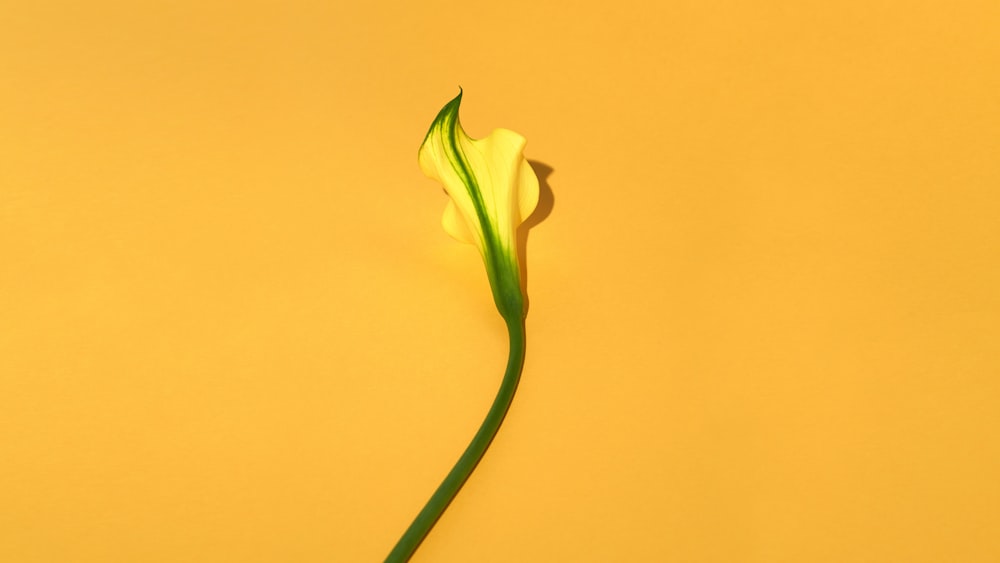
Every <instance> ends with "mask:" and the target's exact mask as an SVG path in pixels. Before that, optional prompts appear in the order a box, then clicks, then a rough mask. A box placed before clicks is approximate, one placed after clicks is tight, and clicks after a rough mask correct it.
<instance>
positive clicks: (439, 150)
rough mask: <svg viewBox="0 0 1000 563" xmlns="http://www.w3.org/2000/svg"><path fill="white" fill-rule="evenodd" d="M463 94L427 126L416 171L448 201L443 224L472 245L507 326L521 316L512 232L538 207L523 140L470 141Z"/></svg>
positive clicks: (505, 135)
mask: <svg viewBox="0 0 1000 563" xmlns="http://www.w3.org/2000/svg"><path fill="white" fill-rule="evenodd" d="M461 103H462V93H461V91H460V92H459V94H458V96H456V97H455V99H453V100H452V101H450V102H448V104H446V105H445V106H444V108H443V109H441V111H440V112H439V113H438V115H437V118H435V119H434V122H433V123H432V124H431V128H430V130H429V131H428V132H427V136H426V137H425V138H424V142H423V144H422V145H421V146H420V151H419V153H418V158H419V162H420V169H421V170H423V172H424V174H426V175H427V176H428V177H430V178H432V179H435V180H438V181H439V182H441V183H442V184H443V185H444V189H445V191H446V192H447V193H448V195H449V196H450V197H451V201H449V202H448V206H447V208H446V209H445V212H444V218H443V220H442V223H443V225H444V228H445V230H446V231H447V232H448V233H449V234H450V235H451V236H453V237H455V238H456V239H458V240H460V241H464V242H468V243H471V244H474V245H476V247H477V248H478V249H479V252H480V254H482V256H483V261H484V262H485V264H486V272H487V275H488V276H489V280H490V287H491V288H492V290H493V299H494V301H496V305H497V309H499V310H500V314H501V315H502V316H503V317H504V319H506V320H508V321H518V322H519V321H521V319H523V316H524V294H523V292H522V291H521V275H520V268H519V265H518V259H517V227H518V226H519V225H520V224H521V223H522V222H524V220H525V219H527V218H528V216H529V215H531V213H532V211H534V209H535V206H536V205H537V204H538V178H537V177H536V176H535V172H534V170H532V168H531V165H530V164H528V161H527V160H526V159H525V158H524V145H525V143H526V141H525V139H524V137H522V136H521V135H519V134H517V133H515V132H513V131H510V130H507V129H496V130H494V131H493V132H492V133H490V135H489V136H488V137H486V138H485V139H479V140H476V139H473V138H471V137H469V136H468V135H467V134H466V133H465V131H464V130H463V129H462V125H461V124H460V123H459V120H458V108H459V106H460V105H461Z"/></svg>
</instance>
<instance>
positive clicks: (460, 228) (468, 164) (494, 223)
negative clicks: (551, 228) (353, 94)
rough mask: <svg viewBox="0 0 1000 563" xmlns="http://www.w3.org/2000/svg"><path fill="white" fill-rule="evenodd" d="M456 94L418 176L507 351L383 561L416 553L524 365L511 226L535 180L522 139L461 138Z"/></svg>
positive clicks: (499, 133) (493, 430)
mask: <svg viewBox="0 0 1000 563" xmlns="http://www.w3.org/2000/svg"><path fill="white" fill-rule="evenodd" d="M461 103H462V93H461V91H459V94H458V96H456V97H455V99H453V100H452V101H450V102H448V104H447V105H445V106H444V108H443V109H442V110H441V111H440V112H439V113H438V115H437V118H435V119H434V123H432V124H431V128H430V131H428V132H427V136H426V137H424V142H423V144H422V145H421V146H420V150H419V152H418V159H419V162H420V168H421V170H423V172H424V174H426V175H428V176H430V177H431V178H433V179H435V180H438V181H440V182H441V183H442V184H443V185H444V189H445V191H446V192H447V193H448V195H449V196H451V201H449V202H448V207H447V208H446V209H445V213H444V221H443V222H444V228H445V230H446V231H448V233H450V234H451V235H452V236H454V237H455V238H457V239H459V240H462V241H465V242H469V243H472V244H474V245H476V247H477V248H478V249H479V252H480V253H481V254H482V256H483V261H484V262H485V263H486V273H487V275H488V276H489V279H490V287H491V288H492V290H493V299H494V301H495V302H496V305H497V309H499V310H500V314H501V315H502V316H503V318H504V320H505V321H506V323H507V332H508V334H509V336H510V354H509V355H508V357H507V368H506V370H505V371H504V375H503V381H502V382H501V383H500V389H499V390H498V391H497V396H496V399H494V400H493V405H492V406H490V410H489V412H488V413H486V418H485V420H483V424H482V425H481V426H480V427H479V430H478V431H477V432H476V435H475V436H473V438H472V441H471V442H470V443H469V446H468V447H467V448H466V449H465V452H463V453H462V456H461V457H460V458H459V459H458V462H456V463H455V466H454V467H452V469H451V471H450V472H449V473H448V475H447V476H446V477H445V478H444V480H443V481H442V482H441V485H439V486H438V488H437V490H436V491H434V494H433V495H431V498H430V500H429V501H427V504H426V505H424V507H423V509H421V511H420V513H419V514H417V517H416V518H415V519H414V520H413V523H411V524H410V527H409V528H407V529H406V531H405V532H404V533H403V536H402V537H401V538H400V539H399V541H398V542H397V543H396V546H395V547H394V548H393V549H392V551H391V552H390V553H389V556H388V557H387V558H386V560H385V561H386V563H405V562H406V561H409V560H410V557H411V556H412V555H413V553H414V552H415V551H416V549H417V547H419V546H420V543H421V542H422V541H423V540H424V538H425V537H426V536H427V534H428V533H430V531H431V528H433V527H434V524H435V523H436V522H437V520H438V518H440V517H441V514H443V513H444V511H445V509H446V508H448V504H449V503H451V500H452V499H453V498H455V495H457V494H458V491H459V490H460V489H461V488H462V485H463V484H464V483H465V481H466V479H468V478H469V475H471V474H472V471H473V470H474V469H475V468H476V465H477V464H478V463H479V460H481V459H482V457H483V455H484V454H485V453H486V450H487V448H489V446H490V443H491V442H492V441H493V438H494V436H496V434H497V431H498V430H499V429H500V424H501V423H502V422H503V419H504V416H505V415H506V414H507V409H508V408H510V404H511V401H513V400H514V392H515V391H516V390H517V383H518V381H519V380H520V378H521V369H522V368H523V367H524V350H525V335H524V314H525V310H524V309H525V308H524V293H523V292H522V291H521V272H520V267H519V265H518V261H517V227H518V226H519V225H520V224H521V223H522V222H523V221H524V219H525V218H527V217H528V215H530V214H531V212H532V211H533V210H534V209H535V205H536V204H537V203H538V179H537V178H536V177H535V173H534V171H533V170H532V169H531V166H530V165H529V164H528V161H527V160H525V158H524V152H523V151H524V144H525V141H524V137H522V136H520V135H518V134H517V133H515V132H513V131H508V130H506V129H497V130H495V131H493V133H491V134H490V136H489V137H486V138H485V139H480V140H475V139H472V138H470V137H469V136H468V135H466V134H465V131H464V130H463V129H462V126H461V125H460V124H459V122H458V107H459V105H461Z"/></svg>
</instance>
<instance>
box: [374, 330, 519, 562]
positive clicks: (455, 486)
mask: <svg viewBox="0 0 1000 563" xmlns="http://www.w3.org/2000/svg"><path fill="white" fill-rule="evenodd" d="M507 332H508V334H509V335H510V355H509V356H508V359H507V370H506V372H504V376H503V382H502V383H501V384H500V390H499V391H498V392H497V396H496V399H494V400H493V406H491V407H490V411H489V412H488V413H487V414H486V419H485V420H484V421H483V424H482V426H480V427H479V431H478V432H476V435H475V436H474V437H473V438H472V442H470V443H469V446H468V447H467V448H465V452H464V453H463V454H462V457H460V458H458V462H457V463H456V464H455V467H453V468H452V469H451V471H450V472H449V473H448V476H447V477H445V478H444V481H442V482H441V485H439V486H438V488H437V490H436V491H434V494H433V495H432V496H431V499H430V500H429V501H427V504H426V505H424V508H423V509H422V510H421V511H420V514H417V517H416V518H415V519H414V520H413V523H412V524H410V527H409V528H407V530H406V532H404V533H403V537H401V538H400V539H399V542H397V543H396V547H394V548H393V549H392V552H391V553H389V556H388V557H386V559H385V563H405V562H406V561H409V560H410V557H412V556H413V552H415V551H416V550H417V548H418V547H420V543H421V542H422V541H424V538H425V537H427V534H428V533H430V531H431V528H433V527H434V524H435V523H437V521H438V518H440V517H441V514H442V513H444V511H445V509H446V508H448V505H449V504H450V503H451V501H452V499H454V498H455V495H457V494H458V491H459V490H460V489H461V488H462V485H464V484H465V481H466V480H467V479H468V478H469V475H471V474H472V471H473V470H474V469H475V468H476V465H478V464H479V460H480V459H482V458H483V454H485V453H486V449H487V448H489V447H490V443H491V442H492V441H493V437H494V436H496V434H497V430H499V429H500V424H501V423H502V422H503V419H504V416H505V415H506V414H507V409H509V408H510V404H511V401H513V400H514V391H516V390H517V382H518V380H520V378H521V368H522V367H523V366H524V345H525V338H524V321H523V320H520V319H519V320H508V321H507Z"/></svg>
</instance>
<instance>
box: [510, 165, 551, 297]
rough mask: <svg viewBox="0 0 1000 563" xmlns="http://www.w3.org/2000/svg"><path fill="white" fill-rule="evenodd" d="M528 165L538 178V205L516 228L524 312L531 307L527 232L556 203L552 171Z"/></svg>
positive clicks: (548, 212)
mask: <svg viewBox="0 0 1000 563" xmlns="http://www.w3.org/2000/svg"><path fill="white" fill-rule="evenodd" d="M528 164H530V165H531V168H532V169H533V170H534V171H535V176H537V177H538V205H537V206H536V207H535V210H534V212H532V213H531V215H530V216H528V218H527V219H525V221H524V222H523V223H521V225H520V226H519V227H518V228H517V261H518V263H519V264H520V268H521V272H520V273H521V292H522V293H523V294H524V296H525V311H527V310H528V309H530V307H531V298H530V297H529V296H528V232H529V231H531V229H533V228H535V227H536V226H538V225H539V224H540V223H541V222H542V221H544V220H545V219H547V218H548V217H549V215H550V214H551V213H552V208H553V207H554V206H555V201H556V200H555V196H554V195H553V194H552V187H551V186H550V185H549V176H551V175H552V172H554V169H553V168H552V167H551V166H549V165H548V164H545V163H544V162H539V161H537V160H529V161H528Z"/></svg>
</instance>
